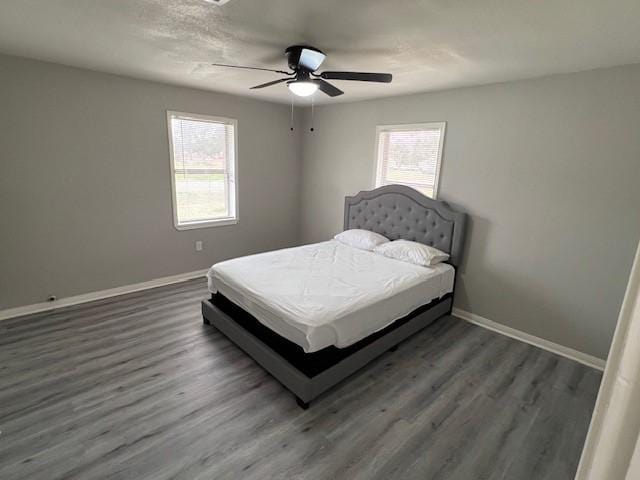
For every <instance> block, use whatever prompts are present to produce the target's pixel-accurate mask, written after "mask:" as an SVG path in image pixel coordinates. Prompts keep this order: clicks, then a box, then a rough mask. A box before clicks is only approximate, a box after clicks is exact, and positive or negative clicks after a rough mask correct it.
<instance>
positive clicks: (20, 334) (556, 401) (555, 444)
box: [0, 280, 601, 480]
mask: <svg viewBox="0 0 640 480" xmlns="http://www.w3.org/2000/svg"><path fill="white" fill-rule="evenodd" d="M206 294H207V293H206V285H205V282H204V281H202V280H193V281H188V282H183V283H179V284H175V285H171V286H167V287H161V288H157V289H153V290H147V291H143V292H136V293H133V294H130V295H125V296H121V297H114V298H111V299H105V300H100V301H97V302H92V303H88V304H83V305H76V306H73V307H68V308H64V309H58V310H55V311H52V312H47V313H39V314H35V315H31V316H28V317H23V318H18V319H11V320H6V321H3V322H0V432H1V433H0V478H2V479H3V480H4V479H11V480H13V479H15V480H18V479H30V480H38V479H46V480H52V479H93V478H114V479H136V480H137V479H141V480H143V479H154V480H158V479H189V480H193V479H211V478H216V479H227V478H228V479H260V480H262V479H270V478H274V479H279V478H283V479H284V478H295V479H309V480H311V479H332V480H339V479H350V480H351V479H376V478H379V479H389V478H403V479H412V478H416V479H418V478H420V479H424V478H428V479H432V480H435V479H451V480H458V479H459V480H468V479H470V478H473V479H474V480H476V479H477V480H480V479H486V480H499V479H509V480H512V479H527V480H529V479H531V480H537V479H544V480H553V479H558V480H560V479H562V480H565V479H568V478H572V476H573V472H575V469H576V468H577V462H578V459H579V455H580V451H581V448H582V443H583V441H584V437H585V435H586V431H587V428H588V424H589V418H590V415H591V411H592V409H593V405H594V402H595V398H596V395H597V390H598V387H599V383H600V379H601V374H600V372H598V371H596V370H593V369H591V368H588V367H585V366H584V365H580V364H577V363H575V362H573V361H571V360H568V359H566V358H562V357H558V356H556V355H554V354H551V353H549V352H546V351H543V350H540V349H537V348H535V347H532V346H530V345H526V344H524V343H521V342H518V341H516V340H513V339H511V338H507V337H504V336H501V335H499V334H496V333H494V332H490V331H488V330H485V329H482V328H480V327H477V326H474V325H471V324H469V323H467V322H464V321H462V320H459V319H456V318H453V317H445V318H443V319H441V320H439V321H438V322H436V323H435V324H433V325H431V326H429V327H427V328H426V329H425V330H423V331H422V332H420V333H418V334H417V335H415V336H414V337H412V338H410V339H408V340H407V341H405V342H403V343H402V344H401V345H400V348H399V349H398V350H397V351H396V352H393V353H387V354H385V355H383V356H382V357H380V358H378V359H377V360H375V361H374V362H372V363H371V364H370V365H368V366H367V367H366V368H365V369H363V370H362V371H360V372H358V373H357V374H356V375H354V376H352V377H350V378H348V379H347V380H345V381H343V382H342V383H341V384H340V385H338V387H337V388H335V389H333V390H331V391H329V392H327V393H326V394H325V395H323V396H322V397H320V398H319V399H318V400H316V401H315V402H313V403H312V406H311V408H310V409H309V410H306V411H304V410H301V409H300V408H299V407H298V406H297V405H296V403H295V401H294V399H293V396H292V395H291V394H290V393H289V392H287V391H286V390H285V389H284V388H283V387H282V386H281V385H280V384H279V383H278V382H277V381H276V380H274V379H273V378H272V377H271V376H269V375H268V374H267V373H266V372H265V371H264V370H262V369H261V368H260V367H259V366H258V365H256V364H255V363H254V362H253V361H252V360H251V359H250V358H249V357H247V356H246V355H245V354H244V353H243V352H242V351H240V350H239V349H238V348H236V347H235V346H234V345H233V344H232V343H230V342H229V341H228V340H227V339H226V338H225V337H224V336H223V335H222V334H220V333H219V332H218V331H216V330H215V329H214V328H212V327H207V326H204V325H202V319H201V315H200V304H199V302H200V300H201V299H202V298H204V297H205V296H206Z"/></svg>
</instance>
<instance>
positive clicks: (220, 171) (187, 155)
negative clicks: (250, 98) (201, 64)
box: [168, 112, 237, 229]
mask: <svg viewBox="0 0 640 480" xmlns="http://www.w3.org/2000/svg"><path fill="white" fill-rule="evenodd" d="M168 122H169V136H170V143H171V176H172V187H173V210H174V222H175V226H176V227H177V228H179V229H182V228H198V227H206V226H212V225H216V224H217V225H220V224H229V223H235V222H236V220H237V205H236V198H237V196H236V183H237V182H236V178H235V173H236V145H235V143H236V121H235V120H231V119H224V118H217V117H208V116H202V115H191V114H183V113H177V112H169V113H168Z"/></svg>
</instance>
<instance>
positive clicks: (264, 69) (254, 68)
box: [211, 63, 293, 75]
mask: <svg viewBox="0 0 640 480" xmlns="http://www.w3.org/2000/svg"><path fill="white" fill-rule="evenodd" d="M211 65H213V66H214V67H228V68H244V69H245V70H261V71H263V72H274V73H281V74H283V75H293V72H285V71H284V70H273V69H271V68H262V67H245V66H242V65H226V64H224V63H212V64H211Z"/></svg>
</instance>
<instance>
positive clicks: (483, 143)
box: [301, 66, 640, 358]
mask: <svg viewBox="0 0 640 480" xmlns="http://www.w3.org/2000/svg"><path fill="white" fill-rule="evenodd" d="M344 87H345V90H346V91H347V94H348V91H349V89H350V88H357V86H356V85H354V84H349V85H346V84H345V85H344ZM305 114H306V117H307V123H308V121H309V118H308V117H309V111H308V110H307V111H306V112H305ZM430 121H446V122H447V134H446V135H447V136H446V140H445V149H444V156H443V165H442V176H441V183H440V194H439V196H440V198H441V199H443V200H447V201H450V202H451V203H452V204H455V205H459V206H460V207H461V208H463V209H464V210H466V211H467V212H469V213H470V215H471V225H470V232H469V236H468V241H467V249H466V250H467V251H466V254H465V260H464V263H463V265H462V266H461V268H460V280H459V283H458V287H457V296H456V300H455V303H456V306H457V307H460V308H462V309H464V310H467V311H470V312H472V313H475V314H478V315H481V316H484V317H486V318H489V319H491V320H495V321H497V322H500V323H503V324H505V325H508V326H510V327H513V328H517V329H519V330H522V331H525V332H528V333H531V334H533V335H537V336H539V337H542V338H545V339H549V340H551V341H554V342H557V343H560V344H562V345H566V346H568V347H572V348H575V349H578V350H580V351H583V352H586V353H589V354H592V355H596V356H598V357H602V358H604V357H605V356H606V354H607V351H608V347H609V342H610V339H611V337H612V333H613V329H614V327H615V324H616V320H617V314H618V310H619V307H620V304H621V302H622V297H623V295H624V291H625V286H626V284H627V280H628V274H629V271H630V268H631V262H632V260H633V254H634V251H635V247H636V244H637V242H638V238H639V236H640V216H639V214H638V211H639V206H640V130H639V128H640V66H631V67H621V68H613V69H606V70H597V71H592V72H585V73H579V74H571V75H561V76H553V77H547V78H543V79H536V80H530V81H521V82H511V83H504V84H496V85H490V86H483V87H474V88H467V89H459V90H450V91H443V92H437V93H429V94H419V95H411V96H405V97H395V98H389V99H381V100H374V101H366V102H358V103H351V104H341V105H336V106H327V107H320V108H316V115H315V133H309V132H308V130H307V131H306V132H305V134H304V138H303V152H304V154H303V160H304V163H303V180H302V192H303V194H302V224H301V227H302V239H303V241H305V242H312V241H317V240H322V239H326V238H330V236H331V235H333V234H334V233H335V232H337V231H339V230H341V228H342V208H343V198H344V196H345V195H349V194H353V193H356V192H358V191H359V190H363V189H369V188H371V187H372V184H371V183H372V178H373V171H374V170H373V169H374V139H375V126H376V125H377V124H397V123H411V122H430Z"/></svg>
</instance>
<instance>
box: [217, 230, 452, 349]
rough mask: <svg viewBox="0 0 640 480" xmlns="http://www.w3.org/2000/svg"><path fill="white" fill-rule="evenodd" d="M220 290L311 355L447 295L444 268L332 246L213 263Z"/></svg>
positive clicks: (449, 278)
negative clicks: (414, 263)
mask: <svg viewBox="0 0 640 480" xmlns="http://www.w3.org/2000/svg"><path fill="white" fill-rule="evenodd" d="M208 279H209V290H210V291H211V292H212V293H215V292H216V291H220V293H222V294H223V295H224V296H226V297H227V298H228V299H229V300H231V301H232V302H234V303H236V304H237V305H239V306H241V307H242V308H243V309H245V310H246V311H247V312H249V313H251V314H252V315H253V316H254V317H256V318H257V319H258V321H260V322H261V323H262V324H264V325H266V326H267V327H269V328H270V329H271V330H273V331H275V332H276V333H278V334H279V335H281V336H283V337H285V338H287V339H289V340H291V341H292V342H294V343H296V344H298V345H300V346H301V347H302V348H303V349H304V351H306V352H314V351H317V350H320V349H322V348H325V347H327V346H329V345H335V346H337V347H340V348H342V347H346V346H349V345H351V344H353V343H355V342H357V341H359V340H361V339H363V338H365V337H366V336H368V335H370V334H372V333H374V332H376V331H378V330H380V329H382V328H384V327H386V326H387V325H389V324H390V323H392V322H393V321H395V320H397V319H399V318H401V317H403V316H405V315H407V314H408V313H410V312H411V311H413V310H415V309H416V308H417V307H419V306H421V305H424V304H427V303H429V302H430V301H431V300H433V299H436V298H439V297H441V296H443V295H445V294H446V293H448V292H451V291H452V290H453V279H454V269H453V267H451V266H450V265H448V264H438V265H436V266H435V267H422V266H418V265H413V264H410V263H406V262H402V261H399V260H393V259H390V258H386V257H383V256H381V255H378V254H375V253H373V252H369V251H365V250H358V249H356V248H353V247H349V246H347V245H344V244H342V243H339V242H337V241H335V240H330V241H327V242H322V243H316V244H311V245H305V246H302V247H295V248H288V249H284V250H276V251H272V252H267V253H261V254H258V255H250V256H247V257H241V258H235V259H233V260H227V261H225V262H220V263H217V264H215V265H214V266H213V267H211V269H210V270H209V273H208Z"/></svg>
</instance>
